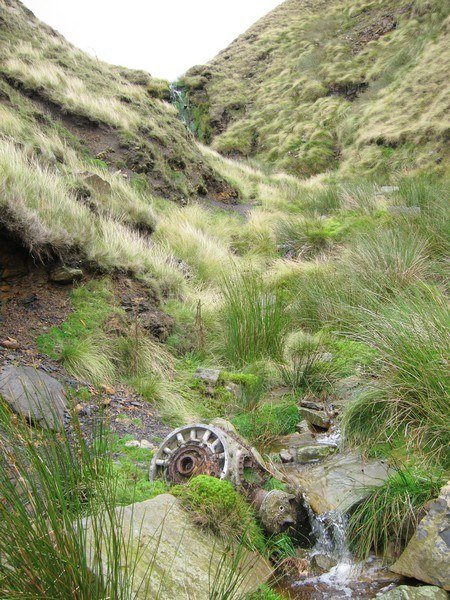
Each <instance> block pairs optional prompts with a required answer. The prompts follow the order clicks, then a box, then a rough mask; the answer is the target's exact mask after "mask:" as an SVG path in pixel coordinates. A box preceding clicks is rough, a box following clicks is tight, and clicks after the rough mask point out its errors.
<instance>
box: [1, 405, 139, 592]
mask: <svg viewBox="0 0 450 600" xmlns="http://www.w3.org/2000/svg"><path fill="white" fill-rule="evenodd" d="M0 423H1V428H0V429H1V434H0V447H1V451H2V460H1V463H0V482H1V493H2V503H1V508H0V510H1V524H0V532H1V536H0V553H1V556H2V560H1V563H0V594H1V597H2V598H23V597H27V598H40V597H47V598H55V599H61V600H62V599H64V598H70V597H73V595H74V594H76V596H77V597H78V598H83V599H84V598H85V599H86V600H87V599H89V598H91V599H92V598H98V599H100V598H104V597H105V595H106V596H108V595H110V596H111V597H114V598H121V599H124V600H125V599H129V598H130V597H131V596H130V594H131V586H132V582H133V569H134V562H133V560H132V559H131V557H130V560H129V562H128V564H127V565H123V560H122V558H123V556H124V553H126V552H127V544H128V542H127V540H125V539H124V538H123V537H122V536H121V535H120V533H119V532H120V522H121V516H120V513H116V512H115V511H114V507H115V505H116V486H115V478H114V477H113V474H112V472H111V461H110V453H109V449H108V436H107V435H106V432H105V431H103V430H102V429H97V430H95V432H94V434H95V437H94V439H95V443H94V444H92V445H89V444H88V442H87V440H86V438H85V437H84V435H83V433H82V431H81V428H80V426H79V423H78V422H77V421H76V417H75V416H74V417H73V419H72V428H71V431H70V433H65V432H64V431H63V432H53V431H51V430H50V429H45V430H40V429H32V428H30V426H29V424H28V423H27V422H26V421H25V420H22V419H21V418H19V417H17V416H15V415H12V414H11V413H10V412H9V410H8V409H6V408H5V407H4V406H1V407H0ZM86 515H91V516H92V519H93V523H94V527H93V535H94V540H93V543H94V544H96V545H97V547H101V546H103V547H104V548H105V549H106V551H107V553H108V557H109V562H108V565H107V567H106V568H105V570H104V571H102V568H101V565H100V564H98V563H97V561H93V562H90V561H89V559H88V556H87V552H86V548H87V546H86V543H87V542H86V536H85V533H84V528H83V521H82V520H83V518H84V517H85V516H86ZM106 521H109V522H111V523H112V527H111V532H112V533H108V532H107V529H106V528H105V523H106Z"/></svg>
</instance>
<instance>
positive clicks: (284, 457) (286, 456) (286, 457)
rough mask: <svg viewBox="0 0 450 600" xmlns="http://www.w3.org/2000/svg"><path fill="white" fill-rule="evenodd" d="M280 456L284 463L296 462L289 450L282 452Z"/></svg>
mask: <svg viewBox="0 0 450 600" xmlns="http://www.w3.org/2000/svg"><path fill="white" fill-rule="evenodd" d="M279 456H280V459H281V462H282V463H290V462H292V461H293V460H294V457H293V456H292V454H291V453H290V452H289V450H281V452H280V455H279Z"/></svg>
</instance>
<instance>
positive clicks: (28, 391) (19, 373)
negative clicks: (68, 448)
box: [0, 365, 68, 429]
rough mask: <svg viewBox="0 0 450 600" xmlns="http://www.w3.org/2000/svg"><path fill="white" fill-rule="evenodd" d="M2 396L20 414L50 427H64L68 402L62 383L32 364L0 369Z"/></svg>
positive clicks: (0, 392)
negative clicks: (31, 365)
mask: <svg viewBox="0 0 450 600" xmlns="http://www.w3.org/2000/svg"><path fill="white" fill-rule="evenodd" d="M0 396H1V397H2V398H3V400H4V401H5V402H6V403H7V404H8V405H9V406H10V408H11V409H12V410H13V411H14V412H15V413H17V414H20V415H23V416H24V417H25V418H27V419H29V420H30V421H32V422H33V423H37V424H38V425H40V426H41V427H44V428H50V429H62V427H63V425H64V411H65V410H66V408H67V405H68V401H67V398H66V395H65V392H64V388H63V386H62V385H61V384H60V383H59V381H57V380H56V379H54V378H53V377H50V376H49V375H47V374H46V373H43V372H42V371H38V370H37V369H35V368H33V367H16V366H13V365H8V366H6V367H4V368H3V369H2V370H1V371H0Z"/></svg>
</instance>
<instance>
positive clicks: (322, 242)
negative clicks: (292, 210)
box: [275, 217, 340, 260]
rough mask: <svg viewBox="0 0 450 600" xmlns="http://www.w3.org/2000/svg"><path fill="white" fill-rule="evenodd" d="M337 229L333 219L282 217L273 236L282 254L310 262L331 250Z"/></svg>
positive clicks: (338, 225)
mask: <svg viewBox="0 0 450 600" xmlns="http://www.w3.org/2000/svg"><path fill="white" fill-rule="evenodd" d="M339 229H340V224H339V223H338V222H337V221H335V220H334V219H302V218H300V217H284V218H282V219H280V220H279V221H278V222H277V224H276V231H275V235H276V238H277V242H278V245H279V247H280V249H281V250H282V252H283V253H284V254H287V255H291V256H292V257H294V258H298V259H303V260H310V259H312V258H314V257H316V256H317V255H318V254H319V253H324V252H326V251H327V250H330V249H331V248H332V246H333V243H334V241H335V240H336V238H337V236H338V233H339Z"/></svg>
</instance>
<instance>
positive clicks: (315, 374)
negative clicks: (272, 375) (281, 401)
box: [279, 331, 333, 391]
mask: <svg viewBox="0 0 450 600" xmlns="http://www.w3.org/2000/svg"><path fill="white" fill-rule="evenodd" d="M279 368H280V372H281V375H282V378H283V381H284V383H285V384H286V385H287V386H289V387H290V388H291V389H292V390H293V391H296V390H302V389H315V390H319V391H320V389H321V388H322V387H324V386H325V385H326V384H327V383H328V381H329V380H330V378H331V374H332V370H333V362H332V356H328V355H327V354H326V345H325V339H324V338H323V336H321V335H320V334H316V335H312V334H309V333H306V332H304V331H295V332H293V333H291V334H290V335H289V336H288V337H287V339H286V342H285V348H284V362H283V363H280V366H279Z"/></svg>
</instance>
